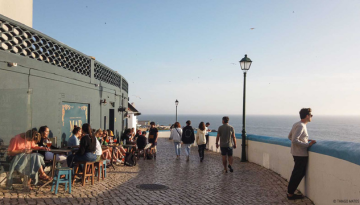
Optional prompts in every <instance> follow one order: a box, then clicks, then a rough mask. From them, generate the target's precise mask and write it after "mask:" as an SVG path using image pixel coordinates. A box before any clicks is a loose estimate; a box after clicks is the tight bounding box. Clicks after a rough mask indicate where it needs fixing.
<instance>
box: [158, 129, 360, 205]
mask: <svg viewBox="0 0 360 205" xmlns="http://www.w3.org/2000/svg"><path fill="white" fill-rule="evenodd" d="M169 135H170V132H160V134H159V137H167V138H168V137H169ZM215 140H216V137H215V136H210V137H209V149H210V150H212V151H214V152H220V149H216V146H215ZM318 143H319V142H318ZM320 143H321V142H320ZM334 152H336V150H334ZM234 156H236V157H239V158H241V139H237V148H236V149H234ZM247 157H248V161H249V162H253V163H256V164H259V165H261V166H263V167H265V168H268V169H271V170H273V171H274V172H276V173H278V174H280V175H281V176H282V177H283V178H285V179H287V180H288V181H289V179H290V176H291V172H292V170H293V167H294V160H293V157H292V155H291V153H290V147H288V146H282V145H277V144H271V143H266V142H258V141H252V140H247ZM359 157H360V156H359ZM298 189H299V190H300V191H301V192H302V193H303V194H304V195H306V196H307V197H309V198H310V199H311V200H312V201H313V202H314V203H315V204H324V205H329V204H336V203H346V204H360V166H359V165H357V164H355V163H352V162H349V161H346V160H343V159H339V158H336V157H332V156H328V155H325V154H319V153H315V152H311V151H309V164H308V169H307V174H306V177H304V179H303V180H302V181H301V183H300V185H299V187H298ZM285 194H286V193H284V195H285Z"/></svg>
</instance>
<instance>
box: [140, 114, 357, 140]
mask: <svg viewBox="0 0 360 205" xmlns="http://www.w3.org/2000/svg"><path fill="white" fill-rule="evenodd" d="M222 117H223V115H178V121H179V122H180V124H181V126H182V127H183V126H185V122H186V121H187V120H191V122H192V123H191V125H192V126H193V127H198V126H199V123H200V122H201V121H203V122H205V123H206V122H210V124H211V125H210V129H212V130H217V129H218V127H219V126H220V125H222V122H221V119H222ZM229 118H230V122H229V124H230V125H232V126H233V127H234V129H235V132H236V133H241V129H242V116H241V115H229ZM138 120H139V121H154V122H156V124H159V125H169V124H173V123H174V122H175V115H146V114H145V115H140V116H138ZM297 121H300V117H299V116H260V115H249V116H246V133H247V134H255V135H262V136H270V137H282V138H287V136H288V134H289V132H290V130H291V127H292V125H293V124H294V123H295V122H297ZM307 129H308V133H309V138H310V139H315V140H336V141H348V142H360V116H316V115H314V117H313V119H312V121H311V122H310V123H308V124H307Z"/></svg>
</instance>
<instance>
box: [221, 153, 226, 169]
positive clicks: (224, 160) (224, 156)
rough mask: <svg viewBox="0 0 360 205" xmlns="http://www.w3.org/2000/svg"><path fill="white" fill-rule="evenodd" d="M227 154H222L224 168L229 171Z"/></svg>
mask: <svg viewBox="0 0 360 205" xmlns="http://www.w3.org/2000/svg"><path fill="white" fill-rule="evenodd" d="M226 158H227V156H226V155H222V163H223V166H224V170H225V171H227V167H226V165H227V160H226Z"/></svg>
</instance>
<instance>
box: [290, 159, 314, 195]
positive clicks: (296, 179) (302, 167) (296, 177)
mask: <svg viewBox="0 0 360 205" xmlns="http://www.w3.org/2000/svg"><path fill="white" fill-rule="evenodd" d="M308 159H309V158H308V157H297V156H294V162H295V164H294V169H293V171H292V173H291V177H290V181H289V185H288V194H289V196H292V195H293V194H294V193H295V190H296V189H297V187H298V186H299V184H300V182H301V180H302V178H303V177H304V176H305V173H306V167H307V163H308Z"/></svg>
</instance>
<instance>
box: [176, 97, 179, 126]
mask: <svg viewBox="0 0 360 205" xmlns="http://www.w3.org/2000/svg"><path fill="white" fill-rule="evenodd" d="M178 104H179V101H178V100H177V99H176V101H175V105H176V120H175V122H177V106H178Z"/></svg>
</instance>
